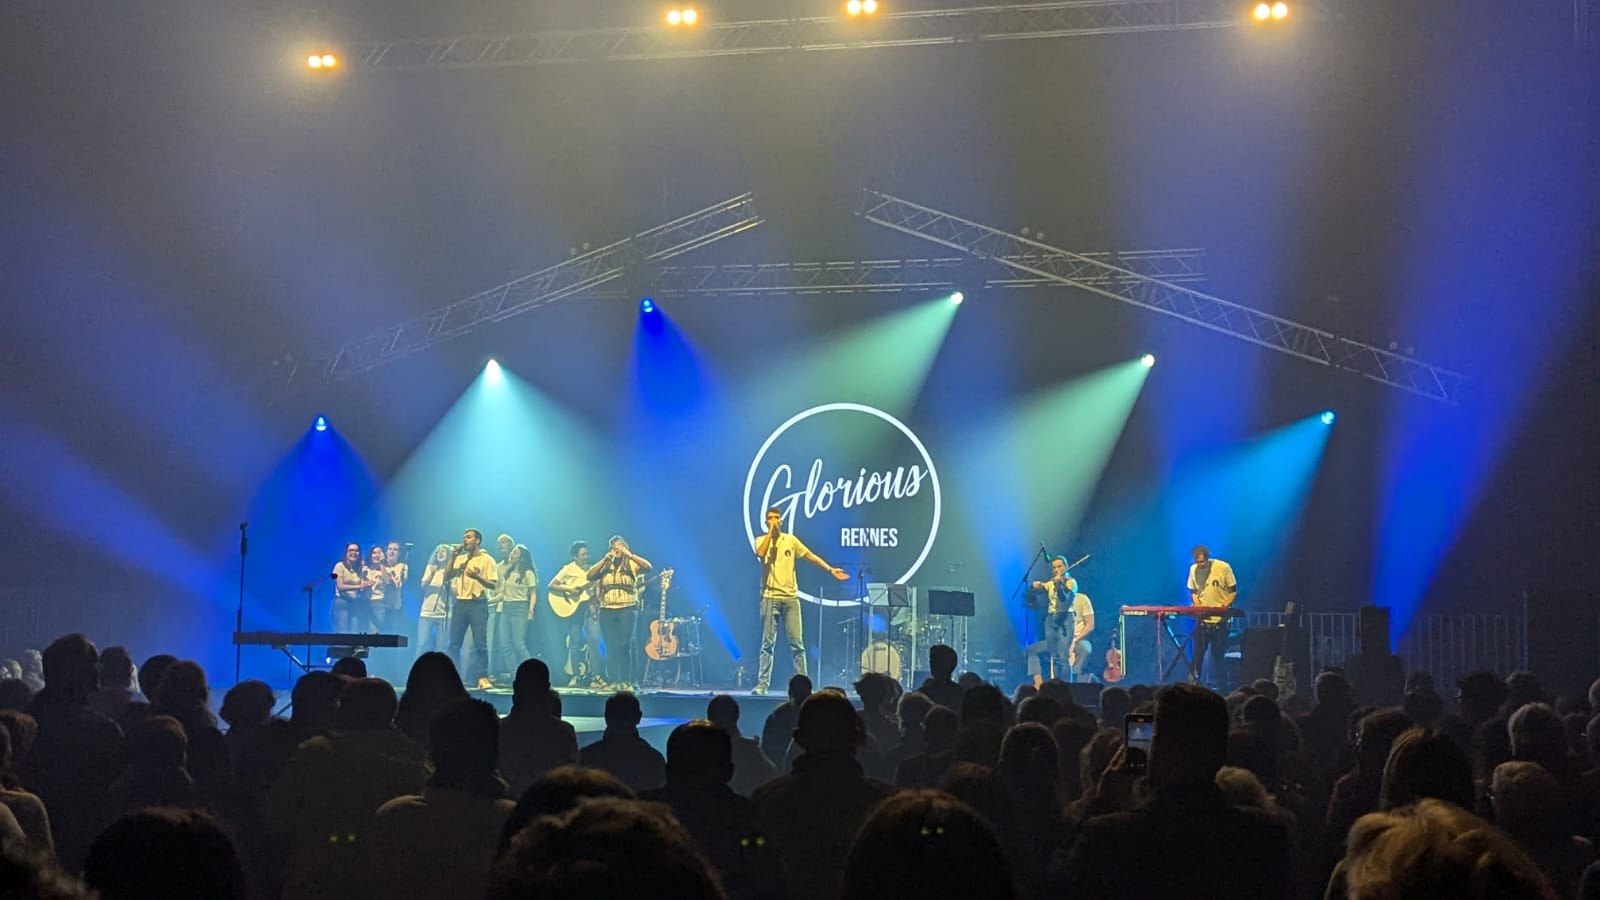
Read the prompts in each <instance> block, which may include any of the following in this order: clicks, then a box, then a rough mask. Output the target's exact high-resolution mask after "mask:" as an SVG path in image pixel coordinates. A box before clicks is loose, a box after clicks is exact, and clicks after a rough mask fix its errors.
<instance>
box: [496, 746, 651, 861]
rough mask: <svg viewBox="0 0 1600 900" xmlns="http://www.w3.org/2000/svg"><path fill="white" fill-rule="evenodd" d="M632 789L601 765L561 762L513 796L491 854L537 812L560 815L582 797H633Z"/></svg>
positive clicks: (500, 850)
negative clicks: (594, 767) (568, 764)
mask: <svg viewBox="0 0 1600 900" xmlns="http://www.w3.org/2000/svg"><path fill="white" fill-rule="evenodd" d="M635 796H636V795H635V794H634V793H633V791H632V790H631V789H630V788H629V787H628V786H627V785H625V784H623V783H622V782H621V781H620V780H618V779H617V776H615V775H612V774H611V773H609V772H606V771H603V770H601V769H586V768H582V767H579V766H561V767H559V768H555V769H551V770H550V771H548V772H546V773H544V774H543V775H540V776H539V777H538V778H537V779H536V780H535V781H534V782H533V784H531V785H528V789H527V790H525V791H523V792H522V796H521V797H519V798H517V805H516V807H515V808H514V809H512V810H511V815H509V816H507V817H506V824H505V827H504V828H502V829H501V830H500V840H499V842H498V843H497V844H496V846H495V856H496V857H499V856H500V855H501V854H503V853H505V851H506V848H507V847H509V846H510V845H511V839H512V838H513V837H515V836H516V834H517V832H519V831H521V830H522V829H524V828H526V827H527V826H528V824H529V823H531V822H533V821H534V820H535V819H537V818H539V817H541V816H561V815H565V814H566V813H569V812H571V811H572V810H573V809H576V808H577V806H578V803H579V802H580V801H581V800H583V799H584V798H586V797H616V798H618V799H623V800H632V799H634V798H635Z"/></svg>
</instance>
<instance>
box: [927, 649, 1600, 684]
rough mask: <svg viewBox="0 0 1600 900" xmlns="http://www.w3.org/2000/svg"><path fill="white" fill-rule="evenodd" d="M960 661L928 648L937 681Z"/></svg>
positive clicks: (930, 668) (944, 651)
mask: <svg viewBox="0 0 1600 900" xmlns="http://www.w3.org/2000/svg"><path fill="white" fill-rule="evenodd" d="M958 662H959V659H958V658H957V657H956V651H955V648H953V647H950V646H948V645H946V644H934V645H933V646H932V647H929V648H928V672H929V673H931V674H932V675H933V677H934V680H936V681H948V680H949V679H950V676H951V675H953V674H955V671H956V664H957V663H958ZM1597 683H1600V682H1597Z"/></svg>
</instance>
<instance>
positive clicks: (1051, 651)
mask: <svg viewBox="0 0 1600 900" xmlns="http://www.w3.org/2000/svg"><path fill="white" fill-rule="evenodd" d="M1071 652H1072V635H1071V633H1070V632H1068V631H1067V623H1066V622H1065V621H1058V620H1055V619H1054V617H1047V618H1046V619H1045V623H1044V637H1043V638H1042V639H1040V640H1037V641H1034V642H1033V643H1031V644H1029V645H1028V648H1027V649H1026V650H1023V651H1022V654H1023V656H1025V657H1026V658H1027V660H1028V677H1030V678H1031V677H1033V676H1035V675H1040V674H1042V671H1041V668H1042V667H1041V666H1040V665H1039V657H1040V656H1042V655H1048V656H1053V657H1055V658H1056V659H1058V660H1060V661H1061V664H1060V665H1059V666H1057V667H1056V673H1055V677H1057V678H1061V677H1063V676H1065V675H1066V674H1067V656H1068V655H1069V654H1070V653H1071Z"/></svg>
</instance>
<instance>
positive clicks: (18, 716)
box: [0, 709, 39, 771]
mask: <svg viewBox="0 0 1600 900" xmlns="http://www.w3.org/2000/svg"><path fill="white" fill-rule="evenodd" d="M0 730H4V731H5V732H6V734H7V735H8V736H9V738H10V740H11V768H12V770H13V771H15V770H20V769H21V768H22V767H23V766H24V765H25V764H26V763H27V762H28V756H29V755H30V754H31V753H32V752H33V742H34V740H35V739H37V738H38V737H39V723H38V722H35V721H34V719H33V716H30V715H28V714H27V713H25V712H23V711H22V710H20V709H3V710H0Z"/></svg>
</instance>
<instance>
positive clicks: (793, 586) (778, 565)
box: [761, 531, 812, 600]
mask: <svg viewBox="0 0 1600 900" xmlns="http://www.w3.org/2000/svg"><path fill="white" fill-rule="evenodd" d="M767 551H768V552H767V554H766V555H763V556H762V557H761V565H762V568H763V569H764V572H763V575H762V579H761V596H763V597H771V598H773V599H775V600H793V599H795V598H796V597H799V596H800V584H799V582H798V581H797V580H796V578H795V573H794V561H795V560H796V559H805V558H807V557H809V556H811V555H812V554H811V550H810V548H808V547H807V546H806V545H805V544H802V543H800V539H799V538H797V537H795V536H794V535H792V534H790V533H789V532H787V531H785V532H782V533H780V534H779V535H778V549H777V552H776V553H773V552H772V548H771V547H768V548H767ZM769 557H770V558H771V560H772V564H771V565H768V564H767V559H768V558H769Z"/></svg>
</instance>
